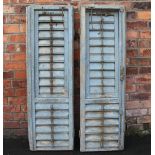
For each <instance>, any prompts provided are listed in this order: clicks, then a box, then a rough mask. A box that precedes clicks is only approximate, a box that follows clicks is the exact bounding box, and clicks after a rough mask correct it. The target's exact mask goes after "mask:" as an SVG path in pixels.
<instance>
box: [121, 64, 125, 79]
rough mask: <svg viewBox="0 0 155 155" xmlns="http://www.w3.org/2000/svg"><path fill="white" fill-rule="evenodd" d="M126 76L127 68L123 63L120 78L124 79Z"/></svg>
mask: <svg viewBox="0 0 155 155" xmlns="http://www.w3.org/2000/svg"><path fill="white" fill-rule="evenodd" d="M124 77H125V68H124V66H123V65H121V68H120V80H121V81H122V80H124Z"/></svg>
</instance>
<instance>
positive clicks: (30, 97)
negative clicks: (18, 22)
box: [26, 5, 74, 151]
mask: <svg viewBox="0 0 155 155" xmlns="http://www.w3.org/2000/svg"><path fill="white" fill-rule="evenodd" d="M60 8H64V9H65V10H67V14H66V20H67V21H66V22H67V24H68V30H64V33H65V32H66V31H67V32H66V33H67V36H68V39H67V40H68V41H67V44H68V47H67V50H68V53H67V57H66V58H65V59H66V60H65V61H66V62H67V72H70V76H69V77H68V76H67V78H68V80H67V81H68V83H67V85H68V90H67V91H68V95H67V96H64V97H57V96H56V97H54V98H53V97H46V98H40V97H37V96H36V95H35V92H36V86H37V85H36V84H35V81H34V80H35V78H34V76H35V71H34V69H35V61H34V60H35V52H36V50H35V49H34V45H35V37H36V36H35V35H34V32H35V29H36V27H35V22H36V21H35V20H36V18H35V11H38V10H41V11H44V10H47V11H48V10H49V11H53V12H54V11H55V10H59V9H60ZM45 12H46V11H45ZM26 14H27V20H26V21H27V27H26V30H27V31H26V36H27V41H26V47H27V50H26V54H27V59H26V65H27V79H28V80H27V103H28V104H27V106H28V137H29V146H30V150H32V151H36V150H72V149H73V147H74V146H73V137H74V130H73V128H74V126H73V8H72V6H70V5H68V6H67V5H60V6H58V5H32V6H28V7H27V8H26ZM64 22H65V20H64ZM38 30H39V29H38ZM65 37H66V36H64V38H65ZM36 40H37V39H36ZM65 47H66V45H65V46H64V48H65ZM65 52H66V50H65ZM36 54H39V53H36ZM38 60H39V59H38ZM37 63H38V62H37ZM38 64H39V63H38ZM38 85H39V84H38ZM42 102H43V103H46V104H48V103H49V104H50V105H51V106H52V107H53V106H54V105H55V103H67V104H68V107H69V109H68V122H69V125H68V130H69V132H68V135H69V140H68V144H69V145H68V146H67V147H58V148H56V147H55V148H52V147H42V148H39V147H37V146H36V135H35V134H36V124H35V123H36V120H35V119H36V118H35V117H36V112H35V104H38V103H42ZM48 110H49V109H48ZM58 145H59V144H58Z"/></svg>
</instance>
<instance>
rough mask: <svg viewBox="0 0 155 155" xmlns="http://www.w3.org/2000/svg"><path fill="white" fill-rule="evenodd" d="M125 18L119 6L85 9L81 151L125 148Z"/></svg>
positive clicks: (82, 33)
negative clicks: (122, 43) (123, 33)
mask: <svg viewBox="0 0 155 155" xmlns="http://www.w3.org/2000/svg"><path fill="white" fill-rule="evenodd" d="M122 17H123V16H122V14H121V13H120V9H119V8H117V7H116V8H109V9H107V8H104V7H100V6H95V5H92V6H83V7H82V8H81V29H82V28H84V29H83V30H81V31H82V32H81V66H80V67H81V82H82V83H81V107H80V108H81V115H80V117H81V129H80V135H81V137H80V139H81V140H80V141H81V142H80V143H81V146H80V149H81V151H110V150H120V149H123V135H124V133H123V132H124V122H123V121H124V110H123V104H124V98H123V95H124V81H120V75H119V74H120V66H122V64H123V63H124V62H123V61H122V57H123V54H122V52H123V50H121V49H120V45H119V44H120V42H121V41H122V39H123V38H121V36H120V34H121V33H120V30H121V31H123V30H122V29H121V27H122V25H121V22H120V19H121V18H122ZM82 18H83V19H82ZM119 22H120V23H119ZM123 32H124V31H123ZM85 38H86V39H85ZM122 49H123V47H122ZM123 65H124V64H123Z"/></svg>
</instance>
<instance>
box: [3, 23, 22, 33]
mask: <svg viewBox="0 0 155 155" xmlns="http://www.w3.org/2000/svg"><path fill="white" fill-rule="evenodd" d="M3 32H4V33H18V32H20V29H19V25H18V24H13V25H12V24H10V25H6V24H5V25H3Z"/></svg>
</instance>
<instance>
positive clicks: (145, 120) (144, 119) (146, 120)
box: [137, 116, 151, 123]
mask: <svg viewBox="0 0 155 155" xmlns="http://www.w3.org/2000/svg"><path fill="white" fill-rule="evenodd" d="M150 122H151V116H143V117H138V118H137V123H150Z"/></svg>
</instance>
